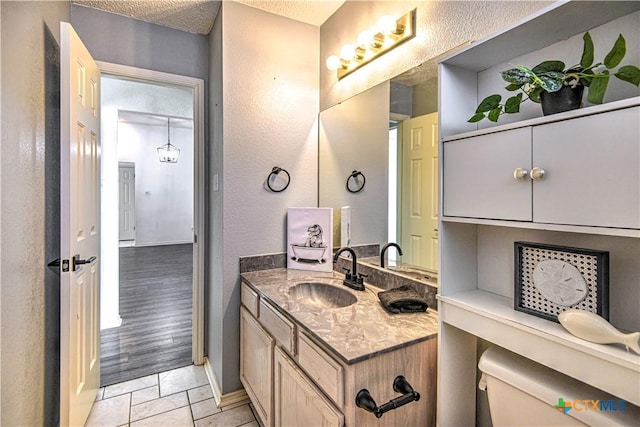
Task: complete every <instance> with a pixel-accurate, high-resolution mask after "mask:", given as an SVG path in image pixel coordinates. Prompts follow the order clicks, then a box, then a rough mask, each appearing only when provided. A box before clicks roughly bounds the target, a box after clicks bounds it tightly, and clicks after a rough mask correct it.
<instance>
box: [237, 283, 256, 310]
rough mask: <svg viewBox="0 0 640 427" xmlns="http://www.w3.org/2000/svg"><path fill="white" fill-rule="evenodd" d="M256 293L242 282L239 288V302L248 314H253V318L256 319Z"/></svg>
mask: <svg viewBox="0 0 640 427" xmlns="http://www.w3.org/2000/svg"><path fill="white" fill-rule="evenodd" d="M258 299H259V298H258V293H257V292H256V291H254V290H253V289H251V288H250V287H249V285H247V284H246V283H244V282H242V286H241V287H240V300H241V301H242V305H244V306H245V307H246V308H247V310H249V313H251V314H253V316H254V317H255V318H257V317H258Z"/></svg>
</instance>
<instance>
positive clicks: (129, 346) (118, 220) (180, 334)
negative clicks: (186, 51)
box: [99, 63, 204, 386]
mask: <svg viewBox="0 0 640 427" xmlns="http://www.w3.org/2000/svg"><path fill="white" fill-rule="evenodd" d="M99 66H100V68H101V71H102V78H101V80H102V86H103V88H102V96H101V103H102V115H101V121H102V123H103V124H102V130H101V134H102V144H103V146H102V162H101V163H102V174H101V184H102V194H101V198H102V218H103V223H102V232H103V233H102V234H103V241H102V261H103V264H102V265H101V267H102V271H103V280H102V285H103V286H102V292H101V329H102V333H101V335H102V338H103V339H102V344H103V345H102V353H103V359H102V360H103V362H102V375H101V376H102V384H101V385H103V386H104V385H108V384H113V383H117V382H122V381H126V380H129V379H133V378H137V377H141V376H145V375H148V374H151V373H156V372H160V371H164V370H167V369H172V368H175V367H180V366H185V365H188V364H191V363H195V364H202V363H203V361H204V354H203V349H204V328H203V327H204V324H203V318H204V317H203V314H204V313H203V312H204V309H203V307H204V299H203V294H204V284H203V277H204V271H203V268H204V262H203V261H204V259H203V243H204V241H203V239H202V238H201V239H199V240H200V241H198V237H199V235H201V236H202V237H204V236H203V233H202V232H203V231H204V227H203V224H204V208H203V196H204V192H203V187H204V179H203V176H204V162H203V159H204V155H203V152H204V147H203V146H204V143H203V136H204V126H203V119H204V115H203V109H204V106H203V102H202V100H203V99H204V85H203V82H202V80H200V79H193V78H187V77H181V76H175V75H169V74H166V73H158V72H151V71H148V70H140V69H135V68H131V67H124V66H119V65H114V64H106V63H99ZM168 140H170V141H171V144H172V145H173V146H174V147H178V148H179V149H180V150H181V151H180V156H179V158H178V160H177V162H172V163H166V162H161V160H160V158H159V151H158V150H157V149H158V147H161V146H163V145H164V146H166V144H167V142H168ZM121 166H124V168H123V167H121ZM134 168H135V172H133V170H134ZM185 174H186V175H185ZM121 175H123V176H121ZM124 175H127V178H128V182H127V185H122V184H123V179H122V178H125V176H124ZM121 186H122V187H123V188H121ZM124 187H126V188H124ZM121 190H128V191H129V192H128V195H125V194H123V191H121ZM122 201H126V202H128V203H125V204H127V205H128V206H123V203H121V202H122ZM109 219H111V220H112V221H109ZM123 223H124V224H123ZM123 225H124V229H123V227H122V226H123ZM123 232H124V233H123ZM118 366H119V367H120V368H118Z"/></svg>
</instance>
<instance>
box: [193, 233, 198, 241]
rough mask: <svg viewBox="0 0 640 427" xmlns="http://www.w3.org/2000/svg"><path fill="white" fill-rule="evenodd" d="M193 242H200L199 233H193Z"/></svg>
mask: <svg viewBox="0 0 640 427" xmlns="http://www.w3.org/2000/svg"><path fill="white" fill-rule="evenodd" d="M193 243H198V235H197V234H194V235H193Z"/></svg>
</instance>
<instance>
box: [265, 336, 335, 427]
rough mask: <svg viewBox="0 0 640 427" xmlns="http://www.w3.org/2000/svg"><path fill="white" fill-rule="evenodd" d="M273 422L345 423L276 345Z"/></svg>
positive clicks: (284, 423) (299, 424)
mask: <svg viewBox="0 0 640 427" xmlns="http://www.w3.org/2000/svg"><path fill="white" fill-rule="evenodd" d="M273 369H274V371H275V375H274V377H275V378H274V379H275V383H274V390H273V392H274V400H275V425H277V426H323V427H324V426H327V427H329V426H336V427H342V426H343V425H344V415H342V413H341V412H340V411H338V410H337V409H336V408H335V406H333V405H332V404H331V402H329V401H328V400H327V398H325V397H324V396H323V394H322V392H320V390H318V387H317V386H316V385H315V384H314V383H313V382H312V381H311V380H310V379H309V378H308V377H307V376H306V375H305V374H304V372H302V370H300V368H299V367H298V365H296V363H295V362H294V361H293V360H291V359H290V358H289V357H288V356H287V355H286V354H285V353H284V352H283V351H282V350H280V349H279V348H276V350H275V358H274V366H273Z"/></svg>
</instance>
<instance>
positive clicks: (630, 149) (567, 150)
mask: <svg viewBox="0 0 640 427" xmlns="http://www.w3.org/2000/svg"><path fill="white" fill-rule="evenodd" d="M533 165H534V167H535V166H537V167H539V168H541V169H543V170H544V171H545V175H544V177H543V178H542V179H541V180H540V181H538V182H535V184H534V185H533V200H534V204H533V220H534V221H536V222H542V223H555V224H574V225H585V226H600V227H617V228H632V229H640V107H633V108H625V109H621V110H617V111H611V112H609V113H603V114H596V115H592V116H587V117H581V118H577V119H573V120H568V121H561V122H557V123H550V124H547V125H545V126H536V127H534V128H533Z"/></svg>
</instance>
